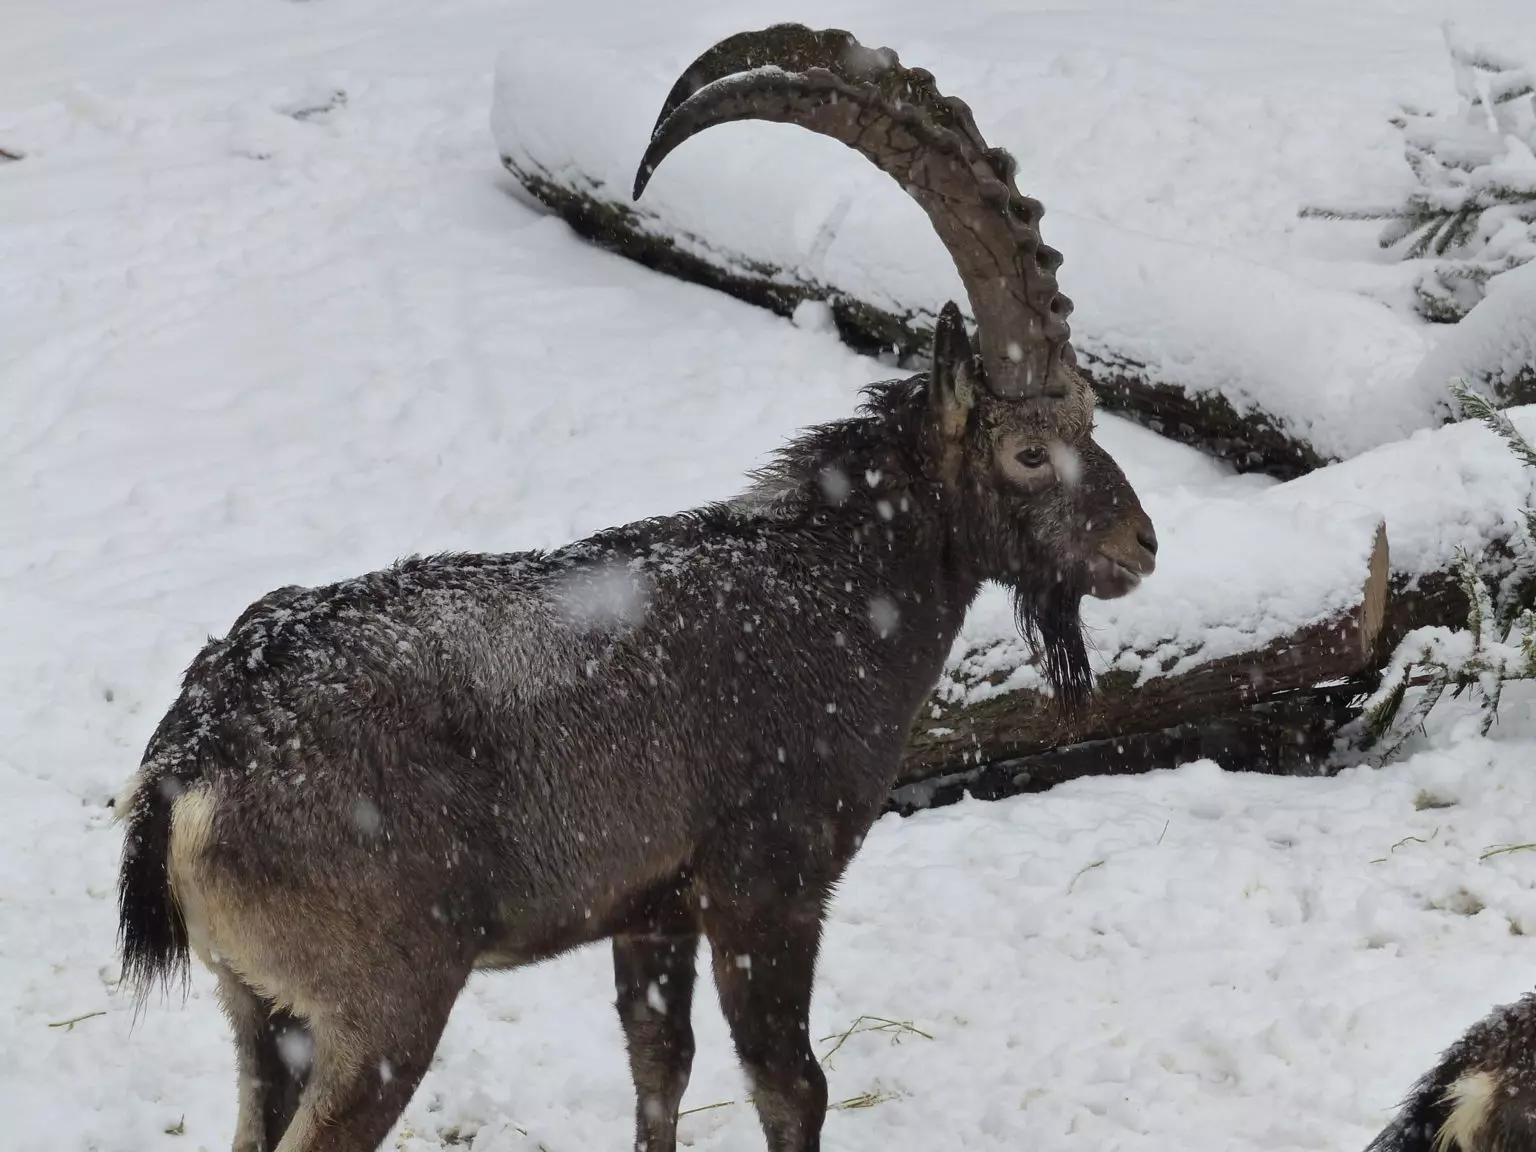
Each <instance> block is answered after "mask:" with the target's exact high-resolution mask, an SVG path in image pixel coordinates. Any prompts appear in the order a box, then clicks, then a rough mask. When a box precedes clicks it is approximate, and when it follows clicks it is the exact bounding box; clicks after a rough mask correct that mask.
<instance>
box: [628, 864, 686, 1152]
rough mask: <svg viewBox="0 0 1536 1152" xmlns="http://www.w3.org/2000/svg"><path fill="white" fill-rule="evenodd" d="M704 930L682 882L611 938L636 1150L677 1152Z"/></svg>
mask: <svg viewBox="0 0 1536 1152" xmlns="http://www.w3.org/2000/svg"><path fill="white" fill-rule="evenodd" d="M698 945H699V929H698V924H697V922H696V920H695V919H694V912H693V909H692V907H691V905H690V904H689V902H688V899H687V896H686V894H685V892H684V890H683V888H682V886H681V885H680V886H679V887H677V888H674V889H671V890H669V891H668V892H666V893H665V894H664V895H663V896H662V897H660V898H659V900H658V902H657V903H656V904H655V905H654V906H652V908H650V909H649V910H648V911H647V914H646V916H645V918H644V919H643V920H642V921H641V922H640V923H637V924H636V925H635V926H634V928H633V929H632V930H631V931H630V932H627V933H624V934H622V935H619V936H615V937H614V940H613V972H614V980H615V983H616V984H617V985H618V993H619V995H618V1009H619V1019H620V1020H621V1021H622V1022H623V1025H624V1040H625V1043H626V1044H627V1046H628V1048H629V1067H630V1071H631V1073H632V1074H633V1075H634V1079H635V1149H636V1152H674V1150H675V1149H676V1147H677V1110H678V1106H679V1105H680V1104H681V1102H682V1099H683V1092H684V1090H685V1089H686V1088H687V1087H688V1074H689V1072H690V1070H691V1069H692V1067H693V1024H692V1019H691V1018H692V1010H693V976H694V954H695V953H696V952H697V951H698Z"/></svg>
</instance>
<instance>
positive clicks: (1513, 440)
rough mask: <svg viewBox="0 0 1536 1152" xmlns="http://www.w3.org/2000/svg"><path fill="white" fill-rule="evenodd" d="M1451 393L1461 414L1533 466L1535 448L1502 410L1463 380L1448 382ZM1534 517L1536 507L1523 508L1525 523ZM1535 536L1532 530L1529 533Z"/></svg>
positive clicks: (1534, 465)
mask: <svg viewBox="0 0 1536 1152" xmlns="http://www.w3.org/2000/svg"><path fill="white" fill-rule="evenodd" d="M1451 395H1452V396H1453V397H1454V398H1455V400H1456V403H1457V405H1459V406H1460V408H1461V411H1462V415H1463V416H1464V417H1465V418H1466V419H1469V420H1481V421H1482V422H1483V424H1484V425H1485V426H1487V428H1488V430H1489V431H1491V432H1493V433H1494V434H1495V435H1496V436H1498V437H1499V438H1500V439H1501V440H1503V441H1504V443H1505V444H1507V445H1509V450H1510V451H1511V452H1513V453H1514V454H1515V457H1516V459H1518V460H1519V461H1520V463H1522V464H1524V465H1525V466H1526V467H1527V468H1536V448H1532V447H1531V444H1530V441H1528V440H1527V439H1526V438H1525V437H1524V436H1522V435H1521V434H1520V430H1519V429H1518V428H1516V427H1515V424H1514V421H1512V420H1511V419H1510V418H1509V417H1508V416H1507V415H1506V414H1505V413H1504V412H1503V411H1501V410H1500V409H1498V408H1495V407H1494V405H1493V401H1491V400H1489V399H1488V398H1487V397H1486V396H1484V395H1482V394H1481V393H1480V392H1474V391H1473V390H1472V386H1471V385H1469V384H1468V383H1467V382H1466V381H1465V380H1462V379H1461V378H1459V377H1458V378H1457V379H1455V380H1453V381H1451ZM1533 516H1536V510H1530V509H1528V510H1527V511H1526V517H1527V520H1526V523H1527V524H1531V523H1533V521H1532V519H1531V517H1533ZM1532 538H1533V539H1536V532H1533V533H1532Z"/></svg>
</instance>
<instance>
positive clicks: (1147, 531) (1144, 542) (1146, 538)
mask: <svg viewBox="0 0 1536 1152" xmlns="http://www.w3.org/2000/svg"><path fill="white" fill-rule="evenodd" d="M1136 543H1138V544H1140V545H1141V546H1142V547H1143V548H1145V549H1146V550H1147V551H1148V552H1149V553H1150V554H1152V555H1153V556H1156V555H1157V533H1156V532H1154V531H1153V530H1152V525H1150V524H1148V525H1147V526H1146V527H1145V528H1143V529H1141V530H1140V531H1138V532H1137V533H1136Z"/></svg>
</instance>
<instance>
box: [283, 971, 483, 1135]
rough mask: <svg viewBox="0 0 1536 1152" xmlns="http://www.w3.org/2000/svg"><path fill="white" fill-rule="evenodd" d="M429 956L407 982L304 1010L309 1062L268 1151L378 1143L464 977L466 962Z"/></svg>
mask: <svg viewBox="0 0 1536 1152" xmlns="http://www.w3.org/2000/svg"><path fill="white" fill-rule="evenodd" d="M433 960H434V958H432V957H423V958H422V959H421V965H420V969H419V971H418V972H417V973H416V974H414V975H413V977H412V978H411V979H408V980H392V981H391V980H384V979H381V980H379V981H378V982H376V983H366V984H363V985H360V986H356V987H354V988H353V989H352V990H351V991H350V992H349V993H348V994H346V995H344V997H343V998H342V999H341V1001H340V1002H337V1001H336V1000H334V999H332V1000H330V1001H329V1002H328V1003H327V1005H326V1007H325V1008H324V1009H316V1010H315V1011H314V1012H313V1013H312V1014H311V1015H310V1017H309V1018H308V1019H307V1020H306V1024H307V1026H308V1029H309V1033H310V1035H311V1036H312V1037H313V1040H314V1063H313V1066H312V1067H311V1070H310V1074H309V1080H308V1082H307V1083H306V1084H305V1086H304V1091H303V1094H302V1096H301V1097H300V1100H299V1109H298V1112H297V1113H296V1114H295V1115H294V1117H293V1121H292V1123H291V1124H289V1126H288V1129H287V1131H286V1132H285V1133H284V1135H283V1138H282V1140H281V1142H280V1143H279V1144H278V1145H277V1147H276V1148H275V1149H273V1152H374V1150H375V1149H376V1148H378V1146H379V1144H380V1142H381V1141H383V1139H384V1137H385V1136H386V1135H388V1134H389V1130H390V1128H392V1127H393V1126H394V1124H395V1121H397V1120H398V1119H399V1118H400V1114H401V1113H402V1112H403V1111H405V1106H406V1105H407V1104H408V1103H409V1102H410V1099H411V1096H412V1095H413V1094H414V1093H415V1091H416V1087H417V1085H419V1084H420V1083H421V1078H422V1077H423V1076H425V1075H426V1073H427V1068H428V1066H429V1065H430V1064H431V1062H432V1054H433V1053H434V1052H435V1051H436V1050H437V1042H438V1040H439V1039H440V1038H441V1037H442V1034H443V1028H444V1026H445V1025H446V1024H447V1023H448V1014H449V1013H450V1012H451V1011H452V1010H453V1003H454V1001H455V1000H456V999H457V998H458V994H459V991H460V989H462V988H463V986H464V981H465V979H466V978H467V977H468V975H469V969H468V966H467V965H463V966H459V965H453V966H447V965H441V964H436V963H434V962H433ZM382 975H383V973H381V976H382ZM391 975H396V976H398V973H391Z"/></svg>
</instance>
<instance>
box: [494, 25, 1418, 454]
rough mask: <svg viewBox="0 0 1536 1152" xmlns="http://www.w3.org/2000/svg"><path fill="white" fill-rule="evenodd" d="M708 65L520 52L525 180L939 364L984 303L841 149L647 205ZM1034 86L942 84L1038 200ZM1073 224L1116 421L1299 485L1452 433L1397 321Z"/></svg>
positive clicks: (786, 160) (1063, 212)
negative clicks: (952, 319)
mask: <svg viewBox="0 0 1536 1152" xmlns="http://www.w3.org/2000/svg"><path fill="white" fill-rule="evenodd" d="M700 46H702V45H700ZM687 47H688V46H684V48H678V47H677V46H676V45H673V46H672V47H671V48H670V49H667V50H665V51H663V50H661V49H660V48H658V50H657V52H656V53H654V54H653V53H649V52H637V51H634V50H629V51H624V52H619V51H614V52H605V51H603V50H601V49H599V48H595V47H592V46H591V45H588V44H582V45H579V46H575V45H569V44H560V43H553V42H549V41H541V40H535V39H530V40H527V41H525V42H523V43H520V44H519V45H517V46H516V47H514V48H512V49H510V50H509V51H508V52H507V53H505V54H504V55H503V57H502V60H501V63H500V66H499V69H498V75H497V84H496V98H495V107H494V110H493V116H492V127H493V131H494V134H495V139H496V144H497V147H498V150H499V152H500V154H501V157H502V160H503V163H504V164H505V166H506V168H507V169H508V171H510V172H511V173H512V174H513V175H514V176H515V177H516V179H517V181H518V183H519V185H520V186H521V188H522V189H523V190H525V191H526V192H527V193H528V194H530V195H531V196H532V197H534V198H536V199H537V200H539V201H541V202H543V203H544V204H545V205H547V206H549V207H550V208H551V209H553V210H554V211H556V212H557V213H559V214H560V215H561V216H563V217H564V218H565V219H566V220H568V221H569V222H570V223H571V224H572V225H573V226H574V227H575V228H576V229H577V230H578V231H580V232H581V233H582V234H584V235H586V236H588V237H589V238H591V239H592V240H593V241H595V242H597V243H599V244H601V245H603V246H605V247H607V248H610V249H612V250H613V251H615V252H619V253H621V254H623V255H625V256H627V257H629V258H632V259H635V260H637V261H640V262H642V263H645V264H647V265H648V266H650V267H653V268H656V269H658V270H660V271H662V272H666V273H669V274H672V275H676V276H681V277H684V278H687V279H690V280H696V281H700V282H703V283H706V284H709V285H712V286H714V287H716V288H719V289H721V290H723V291H727V292H730V293H732V294H734V295H736V296H739V297H741V298H742V299H745V300H748V301H751V302H753V303H755V304H759V305H763V306H766V307H770V308H773V309H774V310H776V311H778V312H780V313H784V314H789V313H791V312H793V310H794V309H795V308H796V307H797V306H798V305H799V304H801V303H802V302H803V301H805V300H817V301H824V302H826V303H827V304H828V305H830V307H831V309H832V313H833V315H834V317H835V319H836V321H837V324H838V327H839V331H840V332H841V333H842V334H843V336H844V337H845V338H846V339H848V340H849V341H850V342H852V343H854V344H856V345H859V346H861V347H863V348H866V349H869V348H895V349H898V350H900V351H902V352H907V353H912V352H917V351H920V350H921V349H922V348H923V347H924V345H925V342H926V340H927V338H928V333H929V331H930V330H931V325H932V322H933V318H934V317H935V316H936V315H937V313H938V310H939V308H940V307H941V306H942V305H943V303H944V302H945V301H946V300H949V299H953V300H956V301H958V302H961V303H962V304H963V303H964V302H965V299H966V297H965V294H964V291H963V289H962V287H961V285H960V282H959V280H958V278H957V276H956V273H955V271H954V268H953V267H952V265H951V262H950V261H949V258H948V256H947V255H946V254H945V252H944V250H943V247H942V246H941V245H940V244H939V242H938V241H937V239H936V238H935V237H934V236H933V234H932V230H931V229H930V228H928V227H927V226H926V225H925V224H924V223H923V221H922V219H921V213H920V210H919V209H918V208H916V206H915V205H913V204H912V203H911V202H910V200H909V199H908V198H907V197H906V196H904V195H903V194H902V192H901V190H900V189H899V188H897V187H896V186H894V185H893V184H892V183H891V182H890V181H889V180H888V179H887V178H886V177H884V176H883V175H882V174H881V173H879V172H878V171H875V170H874V169H873V168H871V167H870V166H869V165H867V164H860V163H858V162H856V161H855V160H854V159H852V158H850V157H848V156H846V155H845V154H844V153H843V150H842V149H841V148H840V147H839V146H838V145H837V144H836V143H835V142H832V141H828V140H825V139H821V138H818V137H815V136H813V135H811V134H809V133H795V132H793V131H790V130H786V129H782V128H781V127H780V126H777V125H771V124H754V125H751V126H750V127H745V126H743V127H740V128H737V129H733V130H728V131H721V132H717V133H713V134H706V135H704V136H701V137H699V138H698V139H695V140H691V141H689V143H688V145H687V146H686V147H685V148H682V149H680V150H679V151H678V153H677V154H676V155H675V156H673V157H671V158H670V159H669V160H668V168H666V169H664V170H662V171H661V172H659V173H658V175H657V177H656V179H655V180H654V181H653V182H652V183H651V185H650V186H649V188H648V189H647V191H646V193H645V197H644V200H643V201H642V202H641V203H640V204H634V203H632V202H631V199H630V187H631V183H632V181H633V178H634V169H635V165H636V163H637V162H638V160H639V157H640V154H641V152H642V151H643V149H644V146H645V143H646V141H647V140H648V139H649V136H650V132H651V128H652V122H653V119H654V117H655V115H656V112H657V110H658V109H659V108H660V107H661V104H662V100H663V98H664V97H665V95H666V93H667V90H668V87H669V86H670V84H671V81H672V78H673V77H674V75H675V72H676V69H677V68H679V67H680V66H681V65H682V63H684V62H685V61H684V60H678V59H673V58H672V57H671V56H670V55H668V54H667V53H668V52H673V53H675V52H678V51H684V50H686V48H687ZM911 63H914V64H916V63H925V64H926V63H927V62H926V61H918V60H915V59H914V60H912V61H911ZM1013 67H1014V65H1011V64H1010V63H1009V62H1008V60H1006V59H1004V58H999V59H998V60H997V61H996V62H995V63H994V65H992V66H990V67H989V68H988V69H987V70H986V74H985V75H978V74H977V73H976V72H975V71H974V70H973V71H972V72H970V73H961V75H960V76H959V77H957V78H956V79H950V80H946V79H945V77H944V75H943V74H942V72H941V73H940V80H941V83H942V84H945V85H947V86H948V87H950V88H953V89H954V91H955V92H956V93H957V94H959V95H962V96H964V97H965V98H966V99H967V100H968V101H969V102H970V103H971V104H972V107H973V108H974V109H975V110H976V114H977V120H978V123H980V124H981V125H982V126H983V129H984V131H986V133H987V134H988V138H989V139H990V140H991V142H992V143H994V144H998V145H1000V146H1004V147H1010V148H1012V149H1013V151H1014V152H1015V154H1016V155H1017V156H1018V157H1019V158H1020V161H1021V170H1020V175H1019V178H1018V179H1019V183H1020V186H1021V187H1022V188H1024V189H1026V190H1027V191H1032V192H1038V191H1040V190H1039V189H1038V188H1036V187H1035V185H1036V184H1038V183H1039V182H1040V177H1041V174H1040V173H1036V172H1032V171H1031V164H1030V157H1031V156H1032V155H1034V154H1036V153H1037V152H1038V148H1037V147H1036V145H1037V144H1038V141H1037V140H1036V139H1035V137H1036V136H1038V134H1039V133H1040V132H1042V131H1043V129H1042V128H1041V125H1040V123H1039V122H1038V120H1037V119H1036V118H1035V117H1033V116H1032V115H1031V114H1030V110H1029V108H1028V107H1027V106H1023V105H1020V104H1019V103H1018V102H1017V98H1016V93H1013V94H1011V90H1010V85H1011V84H1012V80H1011V79H1010V77H1011V69H1012V68H1013ZM935 70H936V71H937V70H938V69H937V68H936V69H935ZM1015 79H1018V80H1020V82H1024V80H1025V77H1023V76H1020V77H1017V78H1015ZM1072 207H1073V206H1072V204H1070V203H1062V202H1060V198H1059V196H1058V198H1057V199H1056V200H1054V201H1053V200H1052V199H1051V197H1049V196H1047V197H1046V217H1045V222H1044V232H1045V238H1046V240H1047V241H1048V242H1049V243H1050V244H1051V245H1052V246H1053V247H1055V248H1057V249H1059V250H1060V251H1062V252H1063V253H1065V256H1066V263H1065V264H1064V265H1063V267H1062V269H1061V271H1060V273H1059V279H1060V282H1061V284H1062V287H1063V289H1064V290H1065V291H1066V292H1067V293H1068V294H1069V295H1070V296H1071V297H1072V298H1073V300H1074V301H1075V303H1076V306H1077V310H1076V312H1075V313H1074V315H1073V317H1072V328H1073V343H1074V345H1075V347H1076V349H1077V352H1078V355H1079V358H1080V359H1081V361H1082V362H1083V363H1084V365H1085V367H1086V368H1087V369H1088V371H1089V373H1090V374H1091V375H1092V376H1093V377H1094V379H1095V382H1096V383H1097V384H1098V385H1099V389H1100V394H1101V396H1102V398H1103V400H1104V402H1105V406H1106V407H1107V408H1111V409H1115V410H1119V411H1123V412H1125V413H1127V414H1129V415H1131V416H1133V417H1134V418H1136V419H1137V420H1139V421H1141V422H1143V423H1146V424H1148V425H1149V426H1151V427H1153V428H1155V429H1156V430H1158V431H1160V432H1162V433H1163V434H1165V435H1168V436H1170V437H1172V438H1174V439H1178V440H1182V441H1184V442H1186V443H1192V444H1195V445H1198V446H1199V447H1201V448H1203V449H1205V450H1207V451H1209V452H1212V453H1214V454H1216V455H1218V456H1221V457H1222V458H1224V459H1227V460H1230V461H1232V463H1233V464H1234V465H1235V466H1237V467H1238V468H1240V469H1242V470H1252V471H1264V472H1268V473H1270V474H1272V475H1276V476H1280V477H1291V476H1295V475H1298V474H1300V473H1303V472H1306V471H1308V470H1310V469H1312V468H1314V467H1316V466H1318V465H1320V464H1321V463H1323V462H1325V461H1329V460H1339V459H1347V458H1349V457H1352V456H1354V455H1356V454H1358V453H1359V452H1361V451H1365V450H1367V449H1369V448H1371V447H1375V446H1377V445H1380V444H1384V443H1389V442H1391V441H1393V440H1397V439H1400V438H1402V437H1403V436H1406V435H1408V434H1410V433H1412V432H1413V431H1415V430H1417V429H1420V428H1427V427H1433V426H1435V425H1437V424H1438V423H1440V422H1442V421H1443V420H1444V419H1445V418H1446V417H1447V416H1448V415H1449V409H1448V407H1447V405H1446V403H1445V390H1444V386H1443V384H1441V385H1435V384H1433V383H1432V382H1428V381H1416V382H1415V386H1413V387H1410V386H1409V381H1410V378H1411V377H1412V376H1413V370H1414V368H1415V367H1416V366H1417V365H1418V363H1419V362H1420V360H1421V359H1422V357H1423V353H1424V348H1425V337H1424V335H1423V333H1422V331H1421V329H1420V328H1419V327H1418V326H1416V325H1415V324H1414V323H1413V322H1412V321H1411V320H1408V319H1405V318H1404V317H1402V316H1400V315H1397V314H1394V313H1393V312H1391V311H1390V310H1389V309H1388V308H1387V307H1386V306H1384V305H1382V304H1380V303H1378V302H1375V301H1373V300H1369V299H1366V298H1365V297H1363V296H1361V295H1358V294H1355V293H1353V292H1348V291H1343V290H1338V289H1332V288H1326V287H1322V286H1319V285H1318V284H1317V283H1316V282H1315V281H1314V280H1309V279H1303V278H1301V277H1300V276H1298V275H1297V274H1293V273H1292V272H1290V271H1287V270H1285V269H1283V268H1281V267H1277V266H1274V265H1269V264H1261V263H1258V262H1255V261H1254V260H1251V259H1246V258H1243V257H1241V256H1239V255H1236V254H1233V253H1229V252H1226V251H1223V250H1220V249H1218V248H1214V247H1208V246H1200V245H1193V244H1189V243H1180V242H1175V241H1172V240H1167V239H1161V238H1158V237H1154V236H1149V235H1147V234H1146V233H1145V232H1144V231H1139V230H1134V229H1130V228H1126V227H1122V226H1119V225H1117V224H1115V223H1113V222H1111V221H1107V220H1103V219H1094V218H1090V217H1086V216H1078V215H1074V214H1073V213H1072Z"/></svg>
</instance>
